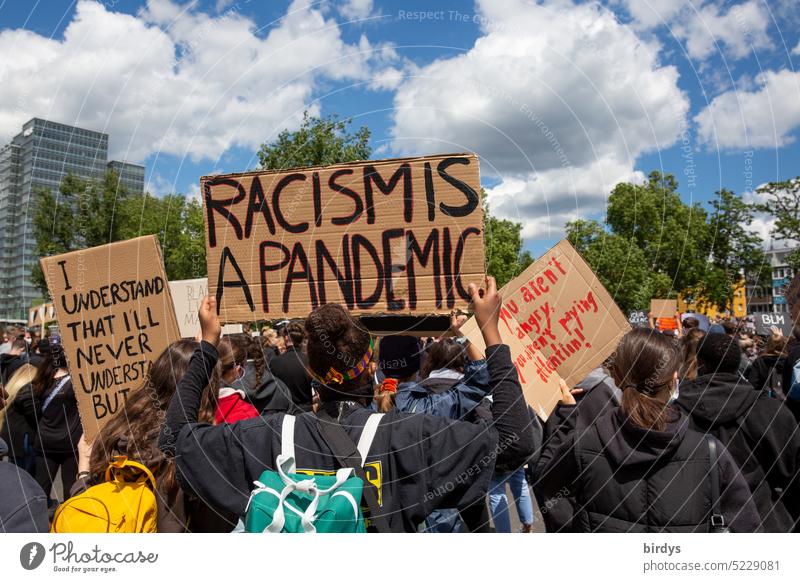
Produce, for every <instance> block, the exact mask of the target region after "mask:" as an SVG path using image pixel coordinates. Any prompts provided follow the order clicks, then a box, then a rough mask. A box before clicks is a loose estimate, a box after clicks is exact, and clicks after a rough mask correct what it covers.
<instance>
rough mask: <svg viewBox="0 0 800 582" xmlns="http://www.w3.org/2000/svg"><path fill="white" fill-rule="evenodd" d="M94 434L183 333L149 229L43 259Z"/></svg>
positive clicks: (88, 429) (84, 417)
mask: <svg viewBox="0 0 800 582" xmlns="http://www.w3.org/2000/svg"><path fill="white" fill-rule="evenodd" d="M41 264H42V270H43V271H44V275H45V279H46V280H47V287H48V289H49V290H50V294H51V296H52V298H53V305H54V307H55V312H56V319H57V320H58V327H59V332H60V335H61V341H62V343H63V345H64V352H65V354H66V357H67V363H68V365H69V372H70V375H71V377H72V384H73V387H74V389H75V397H76V398H77V400H78V409H79V411H80V415H81V422H82V424H83V430H84V432H85V433H86V435H87V437H88V438H90V439H91V438H94V436H95V435H96V434H97V433H98V432H99V431H100V429H101V428H102V426H103V425H105V423H107V422H108V421H109V420H110V419H111V418H113V416H114V415H116V414H117V413H119V411H120V410H121V409H122V407H123V405H124V404H125V400H126V399H127V397H128V395H129V394H130V393H131V392H132V391H134V390H136V389H138V388H140V387H141V386H142V385H143V384H144V382H145V380H146V375H147V372H148V369H149V366H150V363H151V362H152V361H153V360H155V359H156V358H158V356H159V355H161V352H163V351H164V349H165V348H166V347H167V346H169V344H171V343H172V342H174V341H176V340H178V339H180V337H181V336H180V332H179V331H178V323H177V320H176V319H175V310H174V306H173V303H172V298H171V297H170V292H169V285H168V283H167V277H166V275H165V273H164V265H163V262H162V260H161V252H160V249H159V247H158V241H157V240H156V238H155V237H154V236H145V237H141V238H135V239H131V240H127V241H122V242H116V243H112V244H108V245H103V246H99V247H94V248H91V249H84V250H80V251H74V252H71V253H66V254H63V255H58V256H54V257H45V258H43V259H41Z"/></svg>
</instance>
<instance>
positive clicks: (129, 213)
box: [32, 172, 206, 294]
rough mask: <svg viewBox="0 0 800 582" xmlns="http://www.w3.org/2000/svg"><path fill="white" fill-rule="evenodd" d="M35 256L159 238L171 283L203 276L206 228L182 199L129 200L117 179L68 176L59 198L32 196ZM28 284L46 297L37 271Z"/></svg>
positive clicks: (198, 210)
mask: <svg viewBox="0 0 800 582" xmlns="http://www.w3.org/2000/svg"><path fill="white" fill-rule="evenodd" d="M33 230H34V236H35V239H36V252H37V255H38V256H40V257H44V256H49V255H55V254H60V253H65V252H68V251H73V250H77V249H83V248H90V247H94V246H98V245H103V244H107V243H109V242H115V241H119V240H127V239H129V238H134V237H137V236H144V235H149V234H154V235H157V237H158V239H159V243H160V245H161V250H162V254H163V256H164V266H165V268H166V272H167V277H168V278H169V279H171V280H178V279H189V278H196V277H203V276H205V274H206V262H205V252H206V250H205V227H204V224H203V210H202V206H201V205H200V203H199V202H197V201H196V200H191V201H187V200H186V199H185V198H184V197H183V196H182V195H180V194H169V195H167V196H164V197H162V198H158V197H155V196H152V195H150V194H148V193H144V194H130V193H128V192H127V190H125V189H124V188H123V187H121V186H120V184H119V179H118V176H117V174H115V173H114V172H108V173H107V174H106V175H105V176H104V177H103V179H102V180H100V181H92V180H82V179H79V178H76V177H75V176H71V175H68V176H66V177H65V178H64V179H63V180H62V182H61V186H60V188H59V191H58V193H57V194H55V195H54V194H53V193H52V192H50V191H49V190H41V191H39V192H37V193H36V211H35V214H34V220H33ZM32 279H33V281H34V283H35V284H36V285H37V286H38V287H39V288H40V289H41V290H42V293H43V294H46V292H47V285H46V283H45V280H44V275H43V273H42V271H41V268H40V267H39V265H38V264H36V265H35V266H34V268H33V273H32Z"/></svg>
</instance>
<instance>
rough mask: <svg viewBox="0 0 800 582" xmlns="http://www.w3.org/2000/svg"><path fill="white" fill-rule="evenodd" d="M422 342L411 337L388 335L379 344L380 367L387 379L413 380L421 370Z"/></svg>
mask: <svg viewBox="0 0 800 582" xmlns="http://www.w3.org/2000/svg"><path fill="white" fill-rule="evenodd" d="M421 350H422V342H420V341H419V338H417V337H414V336H410V335H387V336H385V337H382V338H381V341H380V343H379V344H378V367H379V368H380V370H381V372H383V375H384V376H385V377H387V378H395V379H396V380H399V381H401V382H402V381H406V380H413V379H415V377H416V375H417V374H418V373H419V370H420V360H421Z"/></svg>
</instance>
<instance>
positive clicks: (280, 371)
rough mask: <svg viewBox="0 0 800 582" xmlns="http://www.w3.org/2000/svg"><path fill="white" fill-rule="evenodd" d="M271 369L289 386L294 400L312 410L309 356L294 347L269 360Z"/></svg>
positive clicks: (304, 407)
mask: <svg viewBox="0 0 800 582" xmlns="http://www.w3.org/2000/svg"><path fill="white" fill-rule="evenodd" d="M269 369H270V370H272V374H273V375H274V376H275V378H277V379H278V380H281V381H282V382H283V383H284V384H286V386H287V387H288V388H289V392H290V393H291V395H292V401H293V402H294V403H295V404H296V405H298V406H300V407H302V408H303V409H305V410H311V396H312V394H311V376H310V375H309V373H308V358H307V357H306V355H305V354H304V353H303V352H302V351H301V350H298V349H296V348H294V347H291V346H290V347H288V348H286V351H285V352H284V353H282V354H281V355H280V356H278V357H277V358H273V359H272V360H271V361H270V362H269Z"/></svg>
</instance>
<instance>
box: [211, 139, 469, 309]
mask: <svg viewBox="0 0 800 582" xmlns="http://www.w3.org/2000/svg"><path fill="white" fill-rule="evenodd" d="M200 184H201V190H202V192H203V205H204V208H205V218H206V245H207V250H208V253H207V260H208V285H209V292H210V293H211V294H212V295H214V296H216V298H217V305H218V309H219V312H220V317H221V319H222V320H223V321H224V322H227V323H242V322H248V321H254V320H259V319H277V318H286V317H305V316H307V315H308V313H309V312H310V311H311V310H312V309H314V308H315V307H317V306H319V305H322V304H324V303H330V302H338V303H341V304H342V305H344V306H346V307H347V308H348V309H349V310H350V311H351V312H353V314H354V315H365V314H371V315H375V314H381V313H386V314H395V315H427V314H434V313H448V312H449V311H450V310H452V309H453V308H462V309H465V308H466V307H467V305H468V302H469V297H468V295H467V291H466V289H467V286H468V285H469V283H472V282H474V283H478V284H479V283H481V282H482V280H483V277H484V251H483V212H482V209H481V201H480V194H479V192H480V178H479V171H478V158H477V157H476V156H475V155H473V154H451V155H441V156H430V157H424V158H413V159H396V160H379V161H369V162H353V163H349V164H340V165H334V166H327V167H318V168H302V169H297V170H282V171H275V172H250V173H246V174H228V175H218V176H206V177H203V178H202V179H201V182H200Z"/></svg>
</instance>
